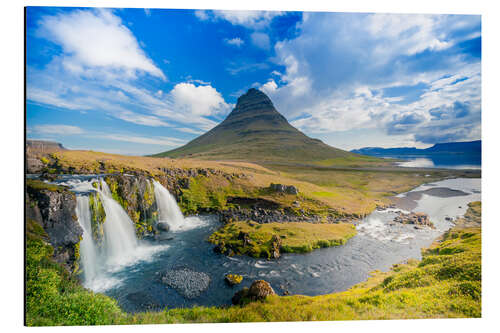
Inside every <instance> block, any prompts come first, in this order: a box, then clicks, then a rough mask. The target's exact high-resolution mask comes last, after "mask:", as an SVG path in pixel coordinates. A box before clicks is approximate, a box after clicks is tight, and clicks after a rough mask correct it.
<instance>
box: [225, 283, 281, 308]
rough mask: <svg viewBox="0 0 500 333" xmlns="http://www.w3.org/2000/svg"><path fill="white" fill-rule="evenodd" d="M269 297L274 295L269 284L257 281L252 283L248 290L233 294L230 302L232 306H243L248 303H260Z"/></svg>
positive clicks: (244, 289)
mask: <svg viewBox="0 0 500 333" xmlns="http://www.w3.org/2000/svg"><path fill="white" fill-rule="evenodd" d="M269 295H276V292H274V289H273V288H272V287H271V285H270V284H269V282H267V281H264V280H257V281H254V282H252V285H251V286H250V288H243V289H242V290H240V291H238V292H237V293H236V294H234V296H233V298H232V299H231V301H232V303H233V304H234V305H244V304H247V303H249V302H255V301H262V300H264V299H266V297H267V296H269Z"/></svg>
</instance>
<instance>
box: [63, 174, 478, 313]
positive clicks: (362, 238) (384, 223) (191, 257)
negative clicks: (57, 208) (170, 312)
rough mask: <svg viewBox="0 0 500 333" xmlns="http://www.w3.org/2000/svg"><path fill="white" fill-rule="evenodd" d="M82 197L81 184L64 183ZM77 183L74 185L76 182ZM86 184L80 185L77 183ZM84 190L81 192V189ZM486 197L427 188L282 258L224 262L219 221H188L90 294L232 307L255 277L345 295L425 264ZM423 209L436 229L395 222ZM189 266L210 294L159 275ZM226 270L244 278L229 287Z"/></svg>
mask: <svg viewBox="0 0 500 333" xmlns="http://www.w3.org/2000/svg"><path fill="white" fill-rule="evenodd" d="M64 181H65V183H66V184H67V185H70V186H73V188H74V190H75V192H77V194H78V186H77V184H81V181H82V180H81V179H79V180H78V182H71V181H68V179H65V180H64ZM75 184H76V185H75ZM80 187H81V185H80ZM80 190H81V189H80ZM477 200H481V179H461V178H458V179H448V180H444V181H439V182H435V183H431V184H425V185H422V186H419V187H417V188H415V189H413V190H412V191H410V192H407V193H404V194H400V195H398V196H397V206H396V207H395V208H391V209H386V210H382V211H374V212H373V213H371V214H370V215H369V216H367V217H366V218H365V219H363V220H360V221H359V222H358V223H357V226H356V228H357V230H358V234H357V235H356V236H355V237H353V238H351V239H350V240H349V241H348V242H347V243H346V244H345V245H343V246H338V247H331V248H324V249H319V250H315V251H313V252H311V253H308V254H284V255H283V256H282V257H281V258H280V259H279V260H272V261H271V260H263V259H254V258H250V257H244V256H236V257H227V256H224V255H220V254H216V253H214V252H213V251H212V248H213V245H212V244H210V243H208V242H207V241H206V239H207V238H208V236H209V235H210V234H211V233H212V232H213V231H215V230H216V229H217V228H219V227H220V223H219V222H218V220H217V218H216V217H215V216H191V217H187V218H185V219H184V222H183V226H182V227H179V228H176V229H175V231H172V232H169V234H170V235H169V236H170V237H168V238H167V239H165V240H163V241H142V243H141V244H140V246H138V247H137V248H136V251H137V253H135V255H134V256H133V257H132V259H131V260H128V261H127V262H126V263H124V264H122V265H118V266H114V267H113V268H112V269H107V271H106V272H105V274H103V275H101V276H100V278H99V279H97V280H94V281H93V283H92V284H89V285H86V286H87V287H88V288H89V289H92V290H94V291H98V292H104V293H105V294H107V295H109V296H111V297H114V298H115V299H117V300H118V303H119V304H120V306H122V307H123V308H124V309H125V310H126V311H130V312H137V311H144V310H162V309H164V308H165V307H168V308H176V307H192V306H196V305H204V306H213V305H226V304H230V303H231V297H232V296H233V294H234V293H235V292H236V291H237V290H239V289H240V288H242V287H244V286H247V287H248V286H249V285H250V284H251V282H252V281H254V280H256V279H265V280H267V281H269V282H270V283H271V285H272V287H273V288H274V289H275V291H276V292H277V293H278V294H281V295H283V294H284V293H285V292H288V293H290V294H302V295H310V296H313V295H319V294H326V293H332V292H338V291H343V290H346V289H348V288H350V287H351V286H353V285H354V284H357V283H360V282H362V281H365V280H366V279H367V278H368V276H369V272H371V271H373V270H384V271H385V270H388V269H390V268H391V266H392V265H393V264H396V263H400V262H403V261H405V260H408V259H410V258H415V259H420V257H421V248H423V247H427V246H429V245H430V244H431V243H432V242H433V241H434V240H435V239H436V238H437V237H438V236H439V235H441V234H442V233H443V232H445V231H446V230H447V229H449V228H450V227H451V226H452V225H453V224H452V223H451V222H450V221H449V219H450V218H456V217H458V216H461V215H463V214H464V213H465V211H466V209H467V203H469V202H472V201H477ZM401 210H402V211H414V212H423V213H426V214H428V215H429V217H430V219H431V221H433V222H434V224H435V226H436V228H435V229H431V228H427V227H424V228H421V229H415V227H414V226H413V225H402V224H398V223H395V222H393V219H394V217H395V216H396V215H397V212H398V211H401ZM179 268H187V269H189V270H192V271H196V272H203V273H206V274H208V276H209V277H210V283H209V286H208V289H206V290H205V291H203V292H202V293H201V294H200V295H199V296H197V297H195V298H186V297H184V296H182V295H181V294H179V293H178V292H177V291H176V290H174V289H172V288H170V287H167V286H166V285H165V284H163V283H162V281H161V278H160V276H161V273H163V272H165V271H167V270H171V269H179ZM228 273H236V274H240V275H242V276H243V277H244V279H243V282H242V283H241V285H239V286H237V287H230V286H228V285H227V284H226V283H225V281H224V275H225V274H228Z"/></svg>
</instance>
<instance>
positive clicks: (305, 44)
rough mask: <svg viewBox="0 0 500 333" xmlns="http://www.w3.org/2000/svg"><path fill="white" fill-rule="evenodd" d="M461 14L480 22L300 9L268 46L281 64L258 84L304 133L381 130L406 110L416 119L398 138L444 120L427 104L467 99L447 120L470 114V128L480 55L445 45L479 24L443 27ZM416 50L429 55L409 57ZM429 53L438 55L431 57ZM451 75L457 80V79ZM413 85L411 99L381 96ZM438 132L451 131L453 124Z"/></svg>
mask: <svg viewBox="0 0 500 333" xmlns="http://www.w3.org/2000/svg"><path fill="white" fill-rule="evenodd" d="M353 15H356V18H355V19H353ZM461 20H463V21H466V22H467V23H466V25H467V26H469V27H474V26H477V25H478V23H480V18H479V17H478V16H476V17H472V18H471V17H470V16H466V17H464V16H461V15H459V16H445V15H395V14H390V15H385V14H337V13H335V14H332V13H304V15H303V20H302V22H299V23H298V24H297V31H298V35H297V37H296V38H292V39H286V40H283V41H280V42H278V43H276V45H275V47H274V50H275V52H276V57H275V58H274V60H275V61H276V62H277V63H278V64H279V65H282V66H284V67H285V71H284V72H282V73H271V75H270V78H269V79H268V81H267V82H266V83H264V84H261V85H260V86H259V88H260V89H261V90H262V91H264V92H265V93H267V94H268V95H269V96H270V97H271V99H272V100H273V103H274V104H275V106H276V107H277V109H278V111H280V112H282V113H284V115H285V116H287V117H288V118H289V119H292V120H294V119H295V121H292V123H293V124H294V125H295V126H297V127H299V128H300V129H302V130H303V131H305V132H307V133H334V132H339V131H350V130H358V129H363V128H368V129H370V130H374V129H387V130H389V127H390V124H391V121H393V119H394V118H393V117H395V116H397V115H402V114H408V113H413V114H416V115H418V116H419V117H421V118H419V119H423V120H422V121H421V122H420V123H418V124H416V123H415V124H410V125H411V126H410V125H408V126H406V127H407V128H409V129H408V136H407V137H406V138H405V140H406V141H410V140H411V138H413V140H415V138H416V137H417V136H416V134H417V132H418V131H420V132H425V129H426V128H431V127H432V126H430V124H431V123H432V124H433V127H432V128H433V130H434V131H436V126H439V128H440V131H445V128H444V126H445V124H443V123H442V124H437V123H436V121H435V120H434V121H433V120H431V117H430V115H429V110H430V109H431V108H436V107H440V106H442V105H448V106H449V105H450V104H452V103H454V102H455V101H458V102H467V101H469V102H470V103H471V104H472V105H475V106H473V107H471V110H472V111H471V114H472V115H471V118H470V119H461V120H460V121H461V123H460V122H457V123H456V124H449V125H450V126H452V125H456V127H460V126H462V127H463V126H465V125H464V122H465V121H470V122H472V123H473V124H474V125H471V126H472V127H473V128H472V127H471V126H469V127H470V133H471V135H476V134H477V133H478V132H479V130H478V128H480V122H478V120H477V119H478V118H477V115H478V114H480V77H481V70H480V62H479V61H478V60H467V59H465V58H464V57H463V56H460V55H456V54H453V53H452V52H451V51H450V49H451V47H452V46H454V45H456V43H458V42H460V41H463V40H464V38H465V37H464V36H465V35H464V34H467V35H468V36H473V37H478V34H479V36H480V30H479V31H476V32H475V33H470V32H461V33H462V35H460V34H457V33H455V32H454V31H453V30H450V26H455V25H456V26H460V25H461V24H460V21H461ZM423 51H426V52H427V53H426V54H429V55H427V56H426V57H425V58H421V57H420V58H419V57H415V55H416V54H418V53H421V52H423ZM437 52H441V53H439V54H440V56H439V57H436V58H432V55H433V54H436V53H437ZM435 61H436V62H440V63H438V64H434V62H435ZM457 79H458V80H464V81H461V82H458V83H457ZM418 84H420V85H422V86H423V87H427V86H428V88H427V89H425V90H423V91H422V92H421V96H416V97H415V98H416V101H408V102H406V101H404V98H403V97H401V96H385V95H384V89H385V88H390V87H401V86H403V87H404V86H414V85H418ZM415 89H417V88H415ZM418 89H423V88H418ZM409 90H411V89H409ZM416 91H417V93H418V90H416ZM396 119H403V120H404V119H406V118H398V117H396ZM396 125H397V124H396ZM469 127H468V129H469ZM446 131H449V132H450V133H449V134H450V135H449V136H448V137H450V138H451V137H453V134H454V133H455V132H454V131H453V129H446ZM474 133H476V134H474ZM464 137H470V136H469V135H465V136H464ZM419 138H421V136H419ZM421 142H423V141H421Z"/></svg>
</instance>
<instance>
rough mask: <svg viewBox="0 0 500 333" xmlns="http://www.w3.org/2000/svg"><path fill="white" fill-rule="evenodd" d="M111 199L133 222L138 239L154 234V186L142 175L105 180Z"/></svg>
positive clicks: (156, 211)
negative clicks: (117, 203) (111, 195)
mask: <svg viewBox="0 0 500 333" xmlns="http://www.w3.org/2000/svg"><path fill="white" fill-rule="evenodd" d="M105 180H106V183H107V184H108V186H109V189H110V190H111V193H112V194H113V198H114V199H115V200H116V201H118V202H119V203H120V204H121V206H122V207H123V208H124V209H125V211H126V212H127V214H128V216H129V217H130V218H131V219H132V221H134V223H135V227H136V233H137V235H138V236H139V237H143V236H146V235H150V236H152V235H154V234H155V229H154V228H155V225H156V224H155V223H156V220H157V218H158V216H157V215H158V210H157V205H156V200H155V193H154V185H153V183H152V182H151V180H150V178H149V177H146V176H144V175H137V176H129V175H126V174H118V175H111V176H107V177H106V178H105Z"/></svg>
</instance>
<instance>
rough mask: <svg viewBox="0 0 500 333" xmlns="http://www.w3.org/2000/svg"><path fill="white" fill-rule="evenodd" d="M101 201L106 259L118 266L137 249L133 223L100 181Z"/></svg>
mask: <svg viewBox="0 0 500 333" xmlns="http://www.w3.org/2000/svg"><path fill="white" fill-rule="evenodd" d="M99 192H100V194H101V196H100V198H101V201H102V204H103V207H104V211H105V213H106V222H104V244H105V250H106V255H107V259H108V260H109V261H110V262H111V263H115V264H120V263H122V262H123V261H124V260H127V258H128V257H130V256H131V255H133V254H134V251H135V249H136V248H137V245H138V244H137V237H136V235H135V227H134V222H132V220H131V219H130V217H129V216H128V215H127V213H126V212H125V210H124V209H123V208H122V206H120V204H119V203H118V202H116V201H115V200H114V199H113V197H112V196H111V191H110V190H109V187H108V184H106V182H105V181H104V180H103V179H101V191H99Z"/></svg>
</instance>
